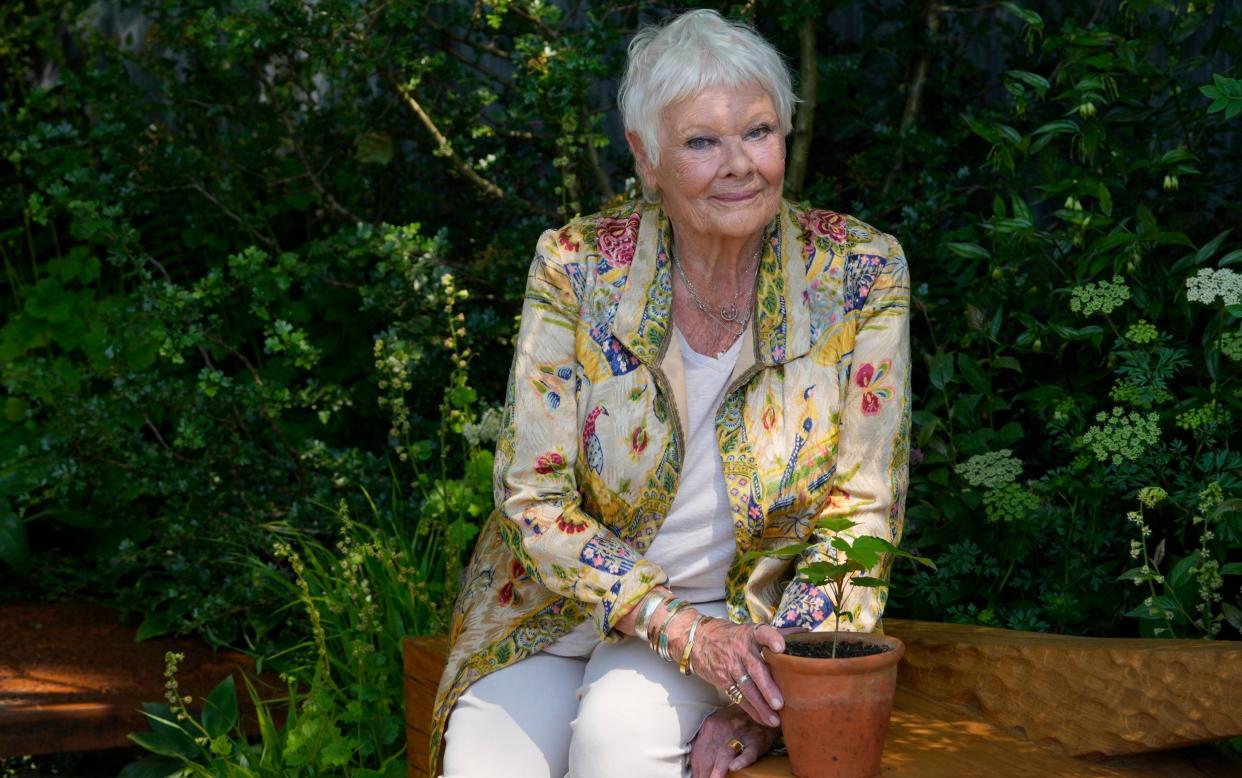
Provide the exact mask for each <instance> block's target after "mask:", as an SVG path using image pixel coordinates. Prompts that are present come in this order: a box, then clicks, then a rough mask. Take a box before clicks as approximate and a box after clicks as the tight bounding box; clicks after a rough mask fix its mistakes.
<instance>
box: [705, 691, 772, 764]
mask: <svg viewBox="0 0 1242 778" xmlns="http://www.w3.org/2000/svg"><path fill="white" fill-rule="evenodd" d="M777 732H778V730H777V729H776V728H775V727H765V726H762V725H759V724H756V723H755V722H754V721H753V720H751V718H750V716H749V715H748V714H747V713H745V712H743V711H742V710H741V709H739V708H737V707H734V706H732V705H731V706H729V707H727V708H721V709H720V710H718V711H716V712H715V713H713V714H712V715H710V716H708V717H707V720H706V721H704V722H703V726H702V727H700V728H699V733H698V734H697V735H695V736H694V742H693V743H692V744H691V745H690V775H691V778H725V776H727V775H728V774H729V773H730V772H737V771H738V770H741V769H742V768H744V767H746V766H747V765H751V764H754V762H755V760H756V759H758V758H759V757H761V756H763V755H764V754H766V753H767V751H768V749H769V748H771V747H772V741H774V740H776V734H777ZM732 740H736V741H738V742H740V743H741V744H742V745H743V746H744V748H743V749H742V751H741V752H738V751H737V750H736V749H734V748H733V747H732V746H731V745H729V742H730V741H732Z"/></svg>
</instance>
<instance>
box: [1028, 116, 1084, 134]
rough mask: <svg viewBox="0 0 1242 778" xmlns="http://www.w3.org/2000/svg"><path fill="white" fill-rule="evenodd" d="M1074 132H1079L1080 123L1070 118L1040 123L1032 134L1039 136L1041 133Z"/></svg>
mask: <svg viewBox="0 0 1242 778" xmlns="http://www.w3.org/2000/svg"><path fill="white" fill-rule="evenodd" d="M1074 132H1078V125H1077V124H1076V123H1074V122H1072V121H1070V120H1069V119H1057V120H1055V121H1051V122H1048V123H1047V124H1043V125H1040V126H1039V128H1038V129H1036V130H1035V132H1032V133H1031V135H1033V136H1036V137H1038V136H1040V135H1064V134H1066V133H1074Z"/></svg>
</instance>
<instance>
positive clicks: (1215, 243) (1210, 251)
mask: <svg viewBox="0 0 1242 778" xmlns="http://www.w3.org/2000/svg"><path fill="white" fill-rule="evenodd" d="M1231 232H1233V228H1232V227H1230V228H1229V229H1227V230H1225V231H1224V232H1222V233H1220V234H1219V235H1217V236H1216V237H1215V238H1212V239H1211V240H1209V241H1208V242H1207V243H1204V244H1203V246H1202V248H1200V249H1199V250H1198V251H1196V252H1195V254H1194V259H1193V260H1192V262H1193V263H1194V265H1195V266H1198V265H1202V264H1203V263H1204V262H1206V261H1208V260H1209V259H1211V258H1212V256H1213V255H1214V254H1215V253H1216V252H1217V251H1218V250H1219V249H1220V244H1222V243H1224V242H1225V238H1227V237H1229V233H1231Z"/></svg>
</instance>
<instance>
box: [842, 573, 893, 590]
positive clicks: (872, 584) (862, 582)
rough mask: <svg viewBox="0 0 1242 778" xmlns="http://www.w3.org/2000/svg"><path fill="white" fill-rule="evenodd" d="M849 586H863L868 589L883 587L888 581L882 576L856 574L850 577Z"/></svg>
mask: <svg viewBox="0 0 1242 778" xmlns="http://www.w3.org/2000/svg"><path fill="white" fill-rule="evenodd" d="M850 586H863V587H866V588H868V589H883V588H884V587H886V586H888V581H885V580H884V579H883V578H872V577H870V576H866V575H856V576H854V577H853V578H851V579H850Z"/></svg>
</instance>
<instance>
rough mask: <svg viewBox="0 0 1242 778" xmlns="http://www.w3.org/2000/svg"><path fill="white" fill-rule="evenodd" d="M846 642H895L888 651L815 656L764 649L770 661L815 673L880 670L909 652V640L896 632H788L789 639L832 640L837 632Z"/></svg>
mask: <svg viewBox="0 0 1242 778" xmlns="http://www.w3.org/2000/svg"><path fill="white" fill-rule="evenodd" d="M834 635H836V636H838V639H839V640H840V641H841V642H843V643H870V644H872V645H885V646H891V648H890V649H889V650H888V651H884V652H881V653H879V654H871V655H868V656H842V657H836V658H835V659H834V658H832V657H811V656H791V655H789V654H775V653H773V652H771V651H769V650H768V649H766V648H765V649H764V650H763V658H764V660H765V661H767V662H768V663H769V664H772V663H774V662H778V663H781V664H784V665H787V666H788V668H789V669H791V670H793V671H795V672H804V673H814V674H816V675H855V674H858V673H867V672H871V671H873V670H880V669H883V668H885V667H890V666H893V665H896V664H897V663H898V662H900V661H901V658H902V657H903V656H905V654H906V644H905V643H903V642H901V640H900V639H898V638H895V637H893V636H892V635H878V634H875V633H872V632H846V631H842V632H801V633H796V634H793V635H786V636H785V642H786V643H830V642H832V638H833V636H834Z"/></svg>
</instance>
